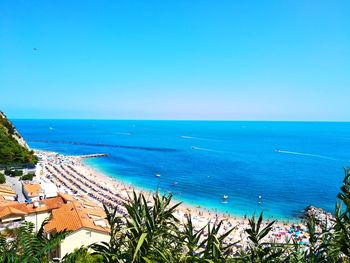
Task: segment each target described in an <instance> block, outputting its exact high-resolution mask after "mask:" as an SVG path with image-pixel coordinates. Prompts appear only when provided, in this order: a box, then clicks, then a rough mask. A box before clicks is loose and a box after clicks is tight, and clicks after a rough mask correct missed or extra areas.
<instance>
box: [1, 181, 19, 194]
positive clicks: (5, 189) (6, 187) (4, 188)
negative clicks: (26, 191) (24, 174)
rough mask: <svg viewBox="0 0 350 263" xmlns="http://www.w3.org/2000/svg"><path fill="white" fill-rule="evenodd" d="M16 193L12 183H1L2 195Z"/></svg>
mask: <svg viewBox="0 0 350 263" xmlns="http://www.w3.org/2000/svg"><path fill="white" fill-rule="evenodd" d="M6 194H7V195H15V194H16V193H15V192H14V191H13V189H12V186H11V185H7V184H2V185H0V195H6Z"/></svg>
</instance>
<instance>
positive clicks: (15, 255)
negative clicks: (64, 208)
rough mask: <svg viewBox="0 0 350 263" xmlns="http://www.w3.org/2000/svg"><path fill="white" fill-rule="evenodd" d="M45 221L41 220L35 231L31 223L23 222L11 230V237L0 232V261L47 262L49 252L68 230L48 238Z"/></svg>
mask: <svg viewBox="0 0 350 263" xmlns="http://www.w3.org/2000/svg"><path fill="white" fill-rule="evenodd" d="M47 222H48V221H47V220H45V221H44V222H43V224H42V225H41V228H40V229H39V231H38V232H37V233H35V232H34V225H33V224H32V223H29V222H25V223H23V224H22V225H21V226H20V227H19V228H17V229H14V230H13V231H11V239H7V238H8V237H7V236H5V235H2V234H0V262H38V263H39V262H49V252H50V251H51V250H52V249H54V248H56V247H57V246H58V245H59V244H60V243H61V241H62V240H63V239H64V238H65V237H66V235H67V234H68V232H66V231H63V232H58V233H56V234H52V235H51V236H50V238H48V237H47V235H46V234H45V232H44V227H45V225H46V224H47Z"/></svg>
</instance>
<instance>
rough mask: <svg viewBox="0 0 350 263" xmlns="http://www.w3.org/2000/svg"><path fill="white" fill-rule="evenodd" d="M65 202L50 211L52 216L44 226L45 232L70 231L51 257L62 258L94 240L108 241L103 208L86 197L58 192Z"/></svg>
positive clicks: (107, 227)
mask: <svg viewBox="0 0 350 263" xmlns="http://www.w3.org/2000/svg"><path fill="white" fill-rule="evenodd" d="M59 195H60V196H61V197H62V198H63V200H64V201H65V204H64V205H63V206H61V207H60V208H59V209H56V210H54V211H52V218H51V220H50V221H49V223H48V224H47V225H46V226H45V231H46V232H47V233H49V234H50V233H55V232H60V231H63V230H65V229H66V230H68V231H71V233H70V234H69V235H68V236H67V237H66V238H65V239H64V240H63V241H62V242H61V244H60V246H59V247H57V249H56V250H55V251H52V252H51V255H50V257H51V258H63V257H64V256H65V255H66V254H67V253H71V252H73V251H74V249H76V248H80V247H81V246H89V245H91V244H92V243H95V242H109V231H110V229H109V225H108V222H107V220H106V219H105V218H106V214H105V212H104V210H103V209H102V208H101V207H100V206H98V205H97V204H95V203H93V202H90V201H88V200H86V199H82V198H76V197H73V196H70V195H67V194H59Z"/></svg>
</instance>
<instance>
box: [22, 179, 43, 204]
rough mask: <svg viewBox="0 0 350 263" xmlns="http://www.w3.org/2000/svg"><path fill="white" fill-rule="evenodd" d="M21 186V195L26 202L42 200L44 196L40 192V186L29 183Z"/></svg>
mask: <svg viewBox="0 0 350 263" xmlns="http://www.w3.org/2000/svg"><path fill="white" fill-rule="evenodd" d="M22 185H23V194H24V196H25V197H26V199H27V200H31V201H38V200H40V199H43V198H44V194H43V192H42V190H41V187H40V184H35V183H31V182H29V183H28V182H24V183H22Z"/></svg>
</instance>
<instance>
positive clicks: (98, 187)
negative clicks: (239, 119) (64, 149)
mask: <svg viewBox="0 0 350 263" xmlns="http://www.w3.org/2000/svg"><path fill="white" fill-rule="evenodd" d="M35 153H36V155H37V156H39V158H40V162H39V164H38V170H37V177H39V178H38V179H40V177H44V178H46V179H49V180H51V181H52V182H53V183H55V184H56V186H57V187H58V189H59V191H60V192H63V193H68V194H72V195H76V196H82V197H85V198H88V199H90V200H91V201H94V202H96V203H98V204H100V205H102V203H105V204H107V205H109V206H118V212H119V213H120V214H122V215H126V211H125V210H124V209H123V207H122V203H123V202H124V201H126V200H128V199H129V198H130V195H131V194H132V191H133V190H135V191H136V192H137V193H139V192H143V193H144V194H145V196H146V197H147V199H148V201H150V202H151V199H152V198H151V195H152V193H151V192H147V191H144V190H141V189H139V188H134V187H133V186H132V185H128V184H125V183H123V182H121V181H118V180H116V179H114V178H111V177H108V176H107V175H105V174H102V173H100V172H98V171H96V170H95V169H93V168H91V167H89V166H88V165H86V164H84V163H83V162H82V157H80V156H65V155H62V154H58V153H55V152H48V151H39V150H36V151H35ZM176 201H177V200H174V203H175V202H176ZM186 214H191V216H192V221H193V223H194V225H195V227H196V228H197V229H200V228H202V227H203V226H205V225H206V224H208V223H210V224H217V223H218V222H219V221H220V220H223V222H224V223H223V228H222V231H223V232H224V231H227V230H228V229H230V228H232V227H234V228H235V230H234V231H233V232H232V233H231V234H230V235H229V236H228V237H227V240H226V242H237V244H236V245H235V247H236V248H237V249H240V248H242V247H243V248H244V247H246V246H247V244H248V242H249V240H248V239H247V235H246V232H245V229H246V228H248V219H247V218H242V217H237V216H229V215H227V214H219V213H218V212H215V211H212V210H208V209H205V208H199V207H195V206H191V205H188V204H184V203H182V204H181V205H180V206H179V207H178V209H177V211H176V216H177V218H178V219H179V220H180V221H182V222H184V221H185V215H186ZM249 217H250V215H249ZM269 222H270V221H269V220H266V221H265V222H264V224H268V223H269ZM307 236H308V234H307V231H306V227H305V226H304V225H302V224H296V223H294V224H292V223H287V222H276V223H275V224H274V226H273V229H272V231H271V232H270V234H269V235H268V236H267V237H266V238H265V239H266V241H267V242H269V241H276V242H279V241H280V242H282V241H283V242H285V240H286V239H291V238H294V239H297V240H298V241H299V242H301V243H307Z"/></svg>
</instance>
